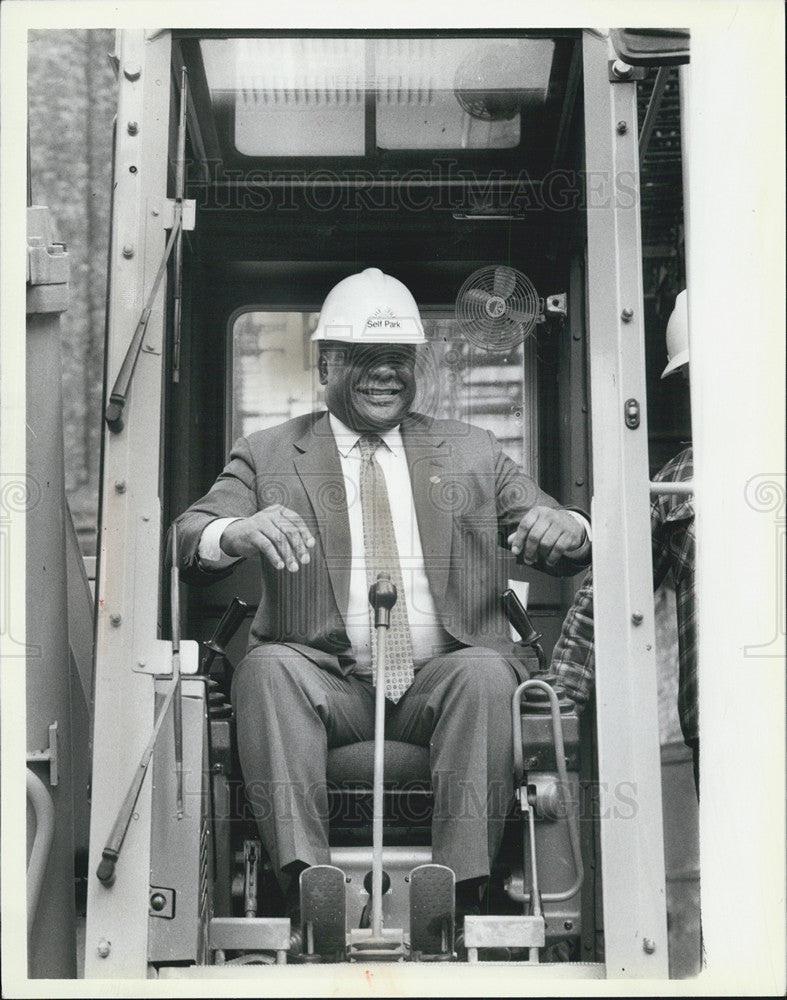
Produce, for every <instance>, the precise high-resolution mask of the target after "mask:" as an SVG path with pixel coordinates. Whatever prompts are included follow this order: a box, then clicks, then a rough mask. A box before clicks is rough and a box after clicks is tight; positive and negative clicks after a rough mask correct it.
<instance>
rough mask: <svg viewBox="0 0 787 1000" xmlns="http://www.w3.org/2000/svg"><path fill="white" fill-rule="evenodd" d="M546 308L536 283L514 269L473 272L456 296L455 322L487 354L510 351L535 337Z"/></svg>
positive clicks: (503, 266)
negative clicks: (489, 352) (528, 338)
mask: <svg viewBox="0 0 787 1000" xmlns="http://www.w3.org/2000/svg"><path fill="white" fill-rule="evenodd" d="M542 312H543V305H542V303H541V301H540V300H539V297H538V293H537V292H536V289H535V287H534V285H533V282H532V281H531V280H530V278H528V277H527V275H524V274H522V272H521V271H517V270H516V269H515V268H513V267H507V266H505V265H501V264H499V265H492V266H490V267H481V268H479V269H478V270H477V271H473V273H472V274H471V275H470V277H469V278H468V279H467V281H465V283H464V284H463V285H462V287H461V288H460V289H459V294H458V295H457V297H456V306H455V313H456V321H457V323H458V324H459V328H460V329H461V331H462V333H463V334H464V335H465V337H466V338H467V339H468V340H469V341H470V342H471V343H473V344H475V345H476V346H477V347H482V348H484V350H487V351H500V352H506V351H510V350H511V349H512V348H514V347H517V346H518V345H519V344H521V343H522V341H523V340H524V339H525V338H526V337H529V336H531V335H532V334H533V332H534V330H535V328H536V325H537V324H538V323H539V322H540V321H541V320H542V318H543V317H542Z"/></svg>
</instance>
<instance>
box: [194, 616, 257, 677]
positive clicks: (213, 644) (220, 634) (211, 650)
mask: <svg viewBox="0 0 787 1000" xmlns="http://www.w3.org/2000/svg"><path fill="white" fill-rule="evenodd" d="M248 610H249V606H248V604H247V603H246V602H245V601H242V600H241V599H240V598H239V597H233V598H232V600H231V601H230V603H229V604H228V605H227V607H226V608H225V610H224V614H223V615H222V616H221V619H220V621H219V624H218V625H217V626H216V630H215V632H214V633H213V635H212V636H211V637H210V639H208V641H207V642H206V643H204V644H203V645H204V646H205V648H206V649H207V650H208V653H207V656H206V657H205V659H204V661H203V663H202V666H201V667H200V670H199V672H200V674H203V675H207V674H209V673H210V669H211V667H212V666H213V661H214V660H215V659H216V657H217V656H222V657H224V659H225V661H226V662H227V663H228V664H229V666H230V670H232V664H231V663H230V660H229V659H228V657H227V646H228V644H229V642H230V640H231V639H232V637H233V636H234V635H235V633H236V632H237V631H238V629H239V628H240V624H241V622H242V621H243V619H244V618H245V617H246V612H247V611H248Z"/></svg>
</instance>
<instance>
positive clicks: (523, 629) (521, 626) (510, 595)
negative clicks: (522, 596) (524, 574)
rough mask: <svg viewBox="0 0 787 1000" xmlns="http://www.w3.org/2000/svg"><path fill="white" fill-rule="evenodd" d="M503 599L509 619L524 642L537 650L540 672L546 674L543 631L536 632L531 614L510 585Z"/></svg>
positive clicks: (504, 608)
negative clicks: (542, 641) (542, 640)
mask: <svg viewBox="0 0 787 1000" xmlns="http://www.w3.org/2000/svg"><path fill="white" fill-rule="evenodd" d="M502 601H503V610H504V611H505V613H506V616H507V617H508V620H509V621H510V622H511V624H512V625H513V626H514V628H515V629H516V630H517V632H518V633H519V634H520V636H521V637H522V642H523V643H524V644H525V645H526V646H530V647H531V648H532V649H533V650H534V651H535V654H536V656H537V657H538V671H539V673H541V674H545V673H546V672H547V658H546V655H545V653H544V649H543V647H542V646H541V635H542V633H541V632H536V630H535V628H534V627H533V623H532V622H531V620H530V615H528V613H527V611H525V608H524V605H523V604H522V602H521V601H520V600H519V598H518V597H517V595H516V594H515V593H514V591H513V590H511V588H510V587H509V588H508V590H506V591H505V593H504V594H503V597H502Z"/></svg>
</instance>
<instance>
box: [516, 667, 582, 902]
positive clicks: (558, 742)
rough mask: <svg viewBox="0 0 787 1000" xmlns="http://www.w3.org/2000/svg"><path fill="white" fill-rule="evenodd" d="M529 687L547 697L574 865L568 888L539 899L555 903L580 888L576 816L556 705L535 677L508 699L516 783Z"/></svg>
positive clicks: (520, 771)
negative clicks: (512, 723) (511, 721)
mask: <svg viewBox="0 0 787 1000" xmlns="http://www.w3.org/2000/svg"><path fill="white" fill-rule="evenodd" d="M532 688H538V689H540V690H542V691H544V692H546V694H547V696H548V698H549V708H550V715H551V718H552V739H553V741H554V744H555V760H556V762H557V773H558V779H559V781H558V784H559V786H560V797H561V799H562V801H563V806H564V808H565V811H566V823H567V824H568V838H569V842H570V844H571V857H572V860H573V863H574V872H575V878H574V881H573V883H572V884H571V885H570V886H569V888H568V889H564V890H562V891H561V892H544V893H542V894H541V899H542V900H543V901H544V902H550V903H558V902H562V901H563V900H566V899H571V897H572V896H574V895H575V894H576V893H577V892H578V891H579V889H580V887H581V886H582V882H583V880H584V878H585V869H584V866H583V864H582V851H581V849H580V846H579V829H578V827H577V821H576V816H574V815H573V814H572V812H571V810H570V809H569V808H568V805H569V803H568V801H567V799H566V795H567V794H568V770H567V768H566V744H565V741H564V740H563V718H562V716H561V714H560V704H559V703H558V700H557V694H556V693H555V689H554V688H553V687H552V685H551V684H547V682H546V681H542V680H539V679H538V678H535V677H534V678H531V680H529V681H525V682H524V683H523V684H520V685H519V687H518V688H517V689H516V691H514V695H513V698H512V715H513V721H514V774H515V779H516V784H517V785H521V783H522V777H523V774H524V755H523V752H522V718H521V717H522V698H523V696H524V694H525V692H526V691H527V690H529V689H532ZM524 896H525V901H528V900H529V899H530V893H528V892H526V893H525V894H524Z"/></svg>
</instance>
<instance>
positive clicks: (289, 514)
mask: <svg viewBox="0 0 787 1000" xmlns="http://www.w3.org/2000/svg"><path fill="white" fill-rule="evenodd" d="M220 544H221V548H222V551H223V552H226V553H227V555H228V556H256V555H258V554H260V553H261V554H262V555H263V556H265V558H266V559H267V560H268V562H269V563H270V564H271V565H272V566H273V567H274V568H275V569H284V567H285V566H286V567H287V569H288V570H289V571H290V572H291V573H297V571H298V569H299V568H300V567H299V564H298V560H300V562H301V563H302V564H303V565H304V566H305V565H306V564H307V563H308V562H309V558H310V557H309V552H308V550H309V549H311V548H313V547H314V536H313V535H312V533H311V532H310V531H309V529H308V528H307V527H306V523H305V521H304V520H303V518H302V517H301V515H300V514H296V513H295V511H294V510H290V509H289V508H287V507H282V505H281V504H280V503H277V504H274V505H273V506H272V507H266V508H265V509H264V510H260V511H257V513H256V514H253V515H252V516H251V517H243V518H240V519H239V520H237V521H233V522H232V524H228V525H227V527H226V528H225V529H224V531H223V532H222V535H221V542H220Z"/></svg>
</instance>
